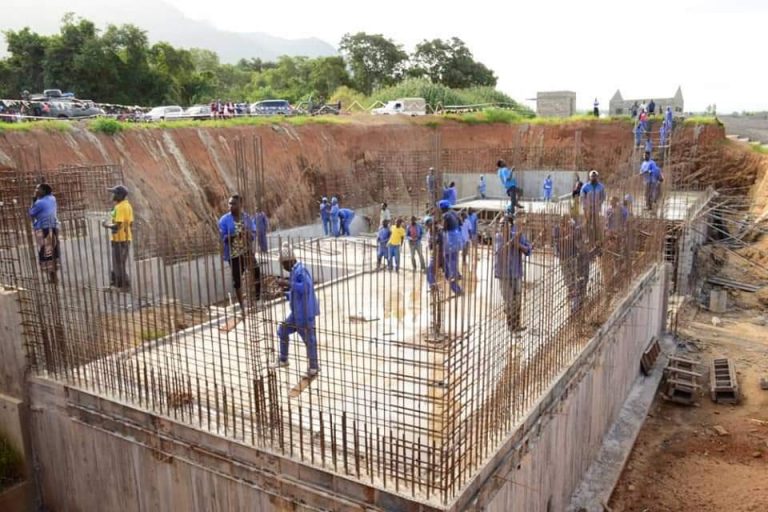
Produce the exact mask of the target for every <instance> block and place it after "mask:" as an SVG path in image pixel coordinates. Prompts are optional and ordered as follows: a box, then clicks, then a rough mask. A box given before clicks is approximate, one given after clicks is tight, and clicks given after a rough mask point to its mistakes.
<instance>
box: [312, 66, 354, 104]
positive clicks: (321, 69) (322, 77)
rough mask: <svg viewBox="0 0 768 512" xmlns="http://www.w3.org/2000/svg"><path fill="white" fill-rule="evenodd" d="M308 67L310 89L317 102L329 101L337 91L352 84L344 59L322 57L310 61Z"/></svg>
mask: <svg viewBox="0 0 768 512" xmlns="http://www.w3.org/2000/svg"><path fill="white" fill-rule="evenodd" d="M308 65H309V67H310V72H309V82H310V87H309V88H310V92H311V94H312V95H313V99H314V100H315V101H320V102H324V101H327V100H328V99H329V98H330V97H331V95H332V94H333V92H334V91H335V90H336V89H338V88H339V87H342V86H348V85H350V84H351V80H350V78H349V73H348V72H347V67H346V63H345V62H344V59H343V58H342V57H320V58H317V59H312V60H310V61H309V62H308Z"/></svg>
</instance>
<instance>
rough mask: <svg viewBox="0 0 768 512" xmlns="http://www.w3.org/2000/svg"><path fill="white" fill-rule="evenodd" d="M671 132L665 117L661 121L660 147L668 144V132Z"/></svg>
mask: <svg viewBox="0 0 768 512" xmlns="http://www.w3.org/2000/svg"><path fill="white" fill-rule="evenodd" d="M668 132H669V127H668V124H667V120H666V119H664V121H662V123H661V129H660V130H659V147H661V148H663V147H664V146H666V145H667V133H668Z"/></svg>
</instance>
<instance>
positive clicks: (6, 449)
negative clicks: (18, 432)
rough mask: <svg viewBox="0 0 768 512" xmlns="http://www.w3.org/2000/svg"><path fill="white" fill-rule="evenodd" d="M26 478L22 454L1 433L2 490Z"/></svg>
mask: <svg viewBox="0 0 768 512" xmlns="http://www.w3.org/2000/svg"><path fill="white" fill-rule="evenodd" d="M23 479H24V463H23V461H22V459H21V455H20V454H19V452H17V451H16V450H15V449H14V447H13V446H11V443H10V442H9V441H8V440H7V439H6V438H5V436H3V435H2V434H0V490H2V489H5V488H6V487H10V486H12V485H13V484H15V483H17V482H20V481H21V480H23Z"/></svg>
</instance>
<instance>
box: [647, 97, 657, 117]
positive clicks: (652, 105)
mask: <svg viewBox="0 0 768 512" xmlns="http://www.w3.org/2000/svg"><path fill="white" fill-rule="evenodd" d="M655 110H656V103H655V102H654V101H653V99H651V101H649V102H648V115H649V116H652V115H653V114H654V111H655Z"/></svg>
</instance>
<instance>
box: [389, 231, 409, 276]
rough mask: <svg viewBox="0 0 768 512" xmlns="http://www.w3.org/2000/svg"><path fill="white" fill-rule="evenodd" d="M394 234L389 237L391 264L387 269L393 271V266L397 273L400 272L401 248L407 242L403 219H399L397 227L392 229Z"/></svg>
mask: <svg viewBox="0 0 768 512" xmlns="http://www.w3.org/2000/svg"><path fill="white" fill-rule="evenodd" d="M391 231H392V232H391V233H390V235H389V244H388V246H389V262H388V264H387V268H388V269H389V270H392V266H393V265H394V267H395V272H400V246H401V245H403V240H405V228H404V227H403V219H397V221H396V222H395V225H394V226H393V227H392V230H391Z"/></svg>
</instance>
